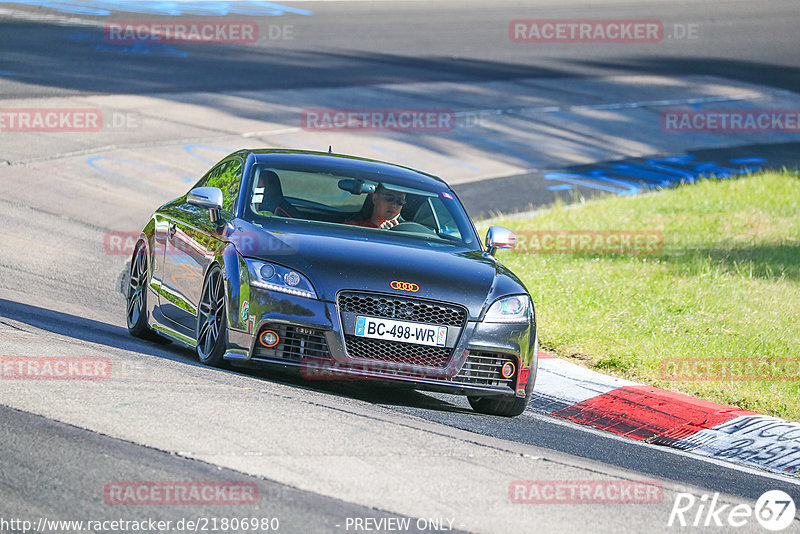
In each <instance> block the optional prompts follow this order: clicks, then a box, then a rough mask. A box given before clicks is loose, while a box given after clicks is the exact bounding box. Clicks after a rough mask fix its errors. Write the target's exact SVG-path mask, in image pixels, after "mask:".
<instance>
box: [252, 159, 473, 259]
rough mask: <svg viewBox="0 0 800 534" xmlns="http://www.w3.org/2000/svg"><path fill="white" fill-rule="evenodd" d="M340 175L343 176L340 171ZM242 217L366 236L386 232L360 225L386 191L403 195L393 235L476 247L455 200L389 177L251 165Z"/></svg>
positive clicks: (469, 227)
mask: <svg viewBox="0 0 800 534" xmlns="http://www.w3.org/2000/svg"><path fill="white" fill-rule="evenodd" d="M340 172H341V171H340ZM249 183H250V184H251V185H250V190H249V191H248V192H247V194H248V196H247V197H246V198H247V201H246V209H245V211H246V213H245V216H244V218H245V219H248V220H250V222H255V223H257V224H258V223H259V222H266V220H267V219H269V218H271V217H284V218H292V219H298V220H306V221H314V222H318V223H319V222H321V223H327V224H338V225H347V226H348V227H349V228H354V227H355V228H358V230H359V231H364V232H374V231H379V232H387V230H384V229H374V228H369V227H361V226H358V225H357V223H358V222H359V221H363V220H365V218H368V216H369V214H370V213H371V210H372V198H371V195H370V193H372V192H376V191H378V192H380V191H384V190H387V189H388V190H389V193H391V192H398V193H403V194H404V200H405V205H403V207H402V209H401V212H400V217H399V219H398V222H399V223H401V224H398V225H397V226H396V228H393V230H392V232H391V233H392V234H395V232H397V234H396V235H400V234H405V235H406V237H408V236H413V237H418V238H420V239H426V240H429V241H438V242H441V243H443V244H445V243H451V244H459V245H470V246H472V247H475V246H478V245H477V239H476V238H475V234H474V230H473V228H472V225H471V223H470V222H469V219H468V217H467V215H466V213H465V211H464V209H463V207H462V206H461V204H460V202H459V201H458V200H457V199H456V198H455V195H453V194H452V193H450V192H449V191H435V190H434V191H431V190H425V189H421V188H415V187H409V186H407V185H400V184H397V183H394V182H393V180H392V177H390V176H383V175H381V176H370V177H364V176H350V175H345V174H332V173H327V172H315V171H308V170H305V169H292V168H279V167H274V166H266V165H254V166H253V175H252V179H251V180H250V181H249Z"/></svg>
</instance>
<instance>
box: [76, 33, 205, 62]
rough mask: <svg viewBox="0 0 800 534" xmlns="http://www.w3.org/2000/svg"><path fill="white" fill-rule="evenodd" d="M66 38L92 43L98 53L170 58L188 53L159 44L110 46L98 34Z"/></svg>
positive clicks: (142, 43)
mask: <svg viewBox="0 0 800 534" xmlns="http://www.w3.org/2000/svg"><path fill="white" fill-rule="evenodd" d="M67 38H68V39H69V40H70V41H74V42H78V43H84V42H85V43H94V44H93V45H92V48H93V49H94V50H97V51H99V52H116V53H122V54H139V55H152V56H172V57H180V58H184V57H189V53H188V52H185V51H183V50H179V49H177V48H175V47H174V46H171V45H168V44H160V43H147V42H141V43H126V44H124V45H120V44H110V43H107V42H106V41H105V38H104V37H103V35H101V34H99V33H92V32H85V31H75V32H72V33H70V34H69V35H68V36H67Z"/></svg>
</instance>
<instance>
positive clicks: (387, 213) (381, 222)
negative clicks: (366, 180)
mask: <svg viewBox="0 0 800 534" xmlns="http://www.w3.org/2000/svg"><path fill="white" fill-rule="evenodd" d="M405 205H406V194H405V193H401V192H400V191H392V190H391V189H388V188H386V187H384V185H383V184H378V187H376V188H375V192H374V193H370V194H369V196H368V197H367V200H366V201H365V202H364V206H363V207H362V208H361V211H360V212H359V213H358V215H356V216H355V218H354V219H353V220H352V221H348V222H346V223H345V224H352V225H355V226H365V227H367V228H391V227H393V226H396V225H398V224H400V221H398V219H399V218H400V212H401V211H402V210H403V206H405Z"/></svg>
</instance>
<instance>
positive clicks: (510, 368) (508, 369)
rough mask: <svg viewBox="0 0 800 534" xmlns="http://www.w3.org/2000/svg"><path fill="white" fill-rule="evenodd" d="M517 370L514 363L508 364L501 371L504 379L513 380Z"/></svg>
mask: <svg viewBox="0 0 800 534" xmlns="http://www.w3.org/2000/svg"><path fill="white" fill-rule="evenodd" d="M516 369H517V368H516V366H515V365H514V363H513V362H506V363H504V364H503V367H502V368H501V369H500V374H501V375H503V378H511V377H512V376H514V371H516Z"/></svg>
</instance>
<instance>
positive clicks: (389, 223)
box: [381, 219, 400, 230]
mask: <svg viewBox="0 0 800 534" xmlns="http://www.w3.org/2000/svg"><path fill="white" fill-rule="evenodd" d="M398 224H400V221H398V220H397V219H389V220H388V221H383V222H382V223H381V228H383V229H384V230H388V229H389V228H391V227H393V226H397V225H398Z"/></svg>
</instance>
